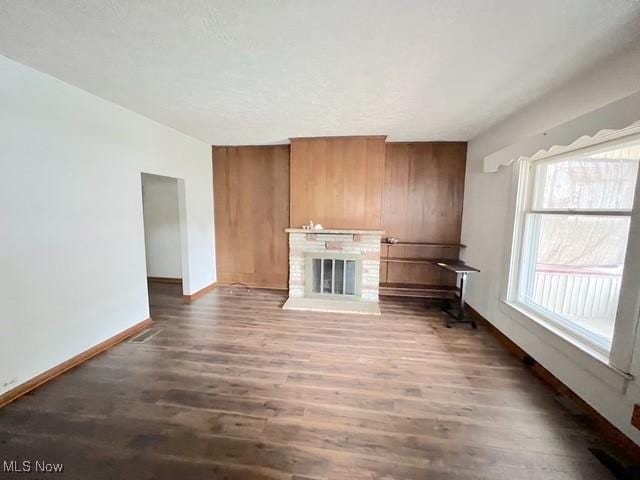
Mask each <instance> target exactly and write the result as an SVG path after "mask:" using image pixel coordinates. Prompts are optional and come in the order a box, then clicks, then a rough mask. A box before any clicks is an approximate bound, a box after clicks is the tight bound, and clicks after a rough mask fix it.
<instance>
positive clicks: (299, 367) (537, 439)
mask: <svg viewBox="0 0 640 480" xmlns="http://www.w3.org/2000/svg"><path fill="white" fill-rule="evenodd" d="M150 294H151V314H152V318H153V319H154V320H155V322H156V323H155V324H154V326H153V327H154V328H159V329H162V330H161V331H160V332H159V333H158V334H156V335H154V336H152V337H151V338H150V339H148V340H147V341H145V342H144V343H134V342H130V341H129V342H125V343H122V344H120V345H118V346H116V347H114V348H113V349H111V350H109V351H108V352H106V353H104V354H102V355H99V356H98V357H95V358H94V359H92V360H90V361H89V362H87V363H85V364H83V365H82V366H80V367H78V368H75V369H74V370H72V371H70V372H68V373H66V374H63V375H61V376H60V377H58V378H57V379H55V380H53V381H52V382H49V383H48V384H46V385H44V386H42V387H41V388H39V389H37V390H36V391H34V392H32V393H31V394H29V395H26V396H24V397H22V398H21V399H19V400H17V401H15V402H14V403H12V404H10V405H8V406H6V407H5V408H3V409H1V410H0V460H10V459H17V460H19V461H22V460H25V459H26V460H29V459H31V460H35V459H44V460H46V461H49V462H56V463H63V464H64V468H65V472H64V475H62V476H61V477H62V478H78V479H93V478H95V479H121V478H131V479H136V480H141V479H175V478H187V479H205V478H206V479H249V480H252V479H287V480H305V479H306V480H310V479H317V480H319V479H330V480H342V479H344V480H365V479H366V480H374V479H375V480H383V479H384V480H390V479H403V480H404V479H429V480H433V479H488V480H500V479H508V480H513V479H518V480H525V479H541V480H542V479H544V480H555V479H567V480H568V479H585V480H587V479H588V480H597V479H611V478H612V477H611V476H610V474H609V473H608V471H607V470H606V469H604V467H602V466H601V464H600V463H599V462H598V461H597V460H596V459H595V457H593V455H592V454H591V453H590V452H589V451H588V447H590V446H598V445H599V443H600V440H599V439H598V437H597V436H596V435H595V434H594V433H593V432H592V431H591V430H590V429H589V428H588V426H587V425H586V424H585V423H584V422H582V421H580V418H579V417H576V416H575V415H573V414H572V413H570V412H569V411H567V410H566V409H565V408H564V407H562V406H561V405H560V404H559V403H558V402H557V401H556V399H555V398H554V396H553V394H552V393H551V392H550V391H549V390H547V389H546V388H545V387H544V386H543V385H542V384H541V383H539V381H538V380H537V379H535V378H534V377H532V376H531V375H530V374H529V373H528V372H527V371H526V370H525V369H524V367H522V366H521V365H520V364H519V363H518V362H517V361H516V360H515V359H514V358H512V357H511V356H510V355H509V354H508V353H507V352H506V351H504V350H503V348H502V347H501V346H500V345H499V344H498V343H497V342H496V341H495V340H494V339H493V338H492V337H491V336H490V335H489V334H488V333H487V332H485V331H482V330H471V329H468V328H467V327H465V326H462V327H456V328H453V329H446V328H444V327H443V319H442V317H441V316H440V314H439V313H438V312H436V311H435V310H432V311H429V310H427V309H425V308H424V306H423V305H422V304H421V303H420V302H419V301H417V300H416V301H413V300H403V299H397V300H384V301H383V302H382V303H381V310H382V312H383V314H382V315H381V316H379V317H376V316H364V315H345V314H342V315H340V314H322V313H313V314H311V313H306V312H296V311H285V310H282V309H280V306H281V305H282V303H284V300H285V294H284V293H279V292H271V291H257V290H252V291H250V292H248V291H246V290H245V289H243V288H241V287H239V288H228V287H225V288H220V289H217V290H214V291H213V292H210V293H209V294H207V295H206V296H204V297H203V298H201V299H200V300H198V301H197V302H195V303H192V304H187V303H184V302H183V301H182V299H181V298H180V292H179V287H178V286H176V285H156V284H152V287H151V292H150ZM0 467H1V465H0ZM32 475H34V474H32ZM50 476H52V475H50ZM42 477H43V475H42V474H40V475H39V476H29V475H26V474H22V475H16V476H15V478H22V479H25V478H42ZM0 478H12V477H11V474H7V473H6V472H5V473H2V472H0Z"/></svg>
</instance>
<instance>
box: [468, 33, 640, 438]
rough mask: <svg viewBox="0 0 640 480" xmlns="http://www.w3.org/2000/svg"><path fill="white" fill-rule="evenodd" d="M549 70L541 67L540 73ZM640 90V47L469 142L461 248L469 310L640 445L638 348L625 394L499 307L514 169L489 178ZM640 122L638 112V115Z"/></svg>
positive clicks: (639, 364)
mask: <svg viewBox="0 0 640 480" xmlns="http://www.w3.org/2000/svg"><path fill="white" fill-rule="evenodd" d="M539 67H544V66H536V67H535V68H539ZM639 89H640V44H635V45H634V46H631V47H630V48H629V49H627V51H625V52H623V53H622V54H620V55H619V56H617V57H615V58H611V59H609V60H608V61H606V62H605V63H603V64H601V65H600V66H598V67H597V68H595V69H593V70H591V71H589V72H587V73H586V74H584V75H581V76H580V77H578V78H576V79H574V81H572V82H570V83H569V84H567V85H566V86H564V87H563V88H561V89H559V90H556V91H554V92H551V93H550V94H548V95H545V96H544V97H542V98H540V99H538V100H537V101H535V102H534V103H532V104H531V105H529V106H528V107H526V108H524V109H523V110H521V111H519V112H517V113H516V114H515V115H513V116H511V117H510V118H508V119H507V120H505V121H503V122H502V123H500V124H498V125H496V126H495V127H493V128H491V129H490V130H488V131H487V132H485V133H483V134H482V135H480V136H478V137H477V138H475V139H474V140H473V141H471V142H470V143H469V149H468V156H467V172H466V185H465V201H464V218H463V226H462V242H463V243H464V244H466V245H468V247H467V249H466V252H465V253H464V257H465V259H466V261H467V262H468V263H470V264H471V265H474V266H477V267H478V268H480V270H481V273H480V274H478V275H477V276H475V277H474V278H473V279H471V281H470V282H469V286H468V288H469V293H468V295H469V297H468V299H469V300H468V301H469V304H470V305H471V306H472V307H473V308H475V309H476V310H478V312H480V314H482V315H483V316H484V317H485V318H487V319H488V320H489V321H490V322H492V323H493V324H494V325H495V326H496V327H498V328H499V329H500V330H501V331H502V332H503V333H505V334H506V335H507V336H508V337H509V338H510V339H511V340H512V341H514V342H515V343H516V344H518V345H520V346H521V347H522V348H523V349H524V350H526V351H527V352H528V353H529V354H531V355H532V356H533V357H534V358H535V359H536V360H537V361H538V362H539V363H540V364H541V365H543V366H544V367H545V368H547V369H548V370H549V371H551V373H553V374H554V375H555V376H556V377H558V378H559V379H560V380H561V381H562V382H564V383H565V384H566V385H568V386H569V387H570V388H571V389H573V390H574V391H575V392H576V393H578V394H579V395H580V396H581V397H582V398H583V399H584V400H586V401H587V402H588V403H589V404H591V405H592V406H593V407H594V408H595V409H596V410H597V411H598V412H599V413H600V414H602V415H604V416H605V417H606V418H607V419H608V420H609V421H611V422H612V423H613V424H614V425H616V426H617V427H618V428H619V429H620V430H622V431H623V432H625V433H626V434H627V435H628V436H630V437H631V438H633V439H634V440H635V441H636V442H638V443H640V431H638V430H636V429H634V428H633V427H632V426H631V425H630V419H631V411H632V405H633V403H634V402H639V401H640V383H639V380H638V377H640V346H638V347H637V348H636V354H635V355H636V358H635V359H634V362H633V364H634V367H633V370H632V372H631V373H632V374H634V375H635V376H636V379H635V380H633V381H632V382H631V383H630V385H629V387H628V390H627V392H626V394H624V393H621V392H617V391H614V390H613V389H612V388H610V387H609V386H608V385H607V384H606V383H604V382H603V381H602V380H600V378H599V377H597V376H594V375H593V374H592V373H591V372H590V371H588V370H587V369H586V368H584V366H583V364H582V363H581V362H578V361H576V360H575V359H574V358H572V357H571V356H570V355H568V353H567V352H566V351H563V350H562V349H558V348H556V347H554V346H552V345H550V344H549V343H547V342H544V341H542V340H541V338H540V337H539V336H536V334H535V333H533V331H532V330H530V329H527V328H525V327H524V326H522V324H520V323H518V322H517V321H516V320H515V319H514V318H511V317H510V316H509V315H507V314H506V313H504V311H503V309H501V308H500V307H499V297H500V288H501V280H502V279H501V276H502V269H503V263H504V258H505V255H506V254H507V253H506V251H507V247H508V245H507V241H506V239H507V238H508V235H507V233H508V232H506V231H505V228H506V225H508V224H509V218H508V202H509V195H510V187H511V178H512V167H502V168H500V170H499V171H498V172H497V173H483V172H482V163H483V158H484V156H485V155H487V154H489V153H493V152H494V151H496V150H499V149H500V148H503V147H505V146H507V145H510V144H513V143H516V142H517V141H519V140H521V139H524V138H527V137H531V136H534V135H536V134H539V133H541V132H543V131H545V130H547V129H550V128H552V127H554V126H557V125H559V124H562V123H564V122H566V121H568V120H571V119H573V118H576V117H578V116H580V115H583V114H585V113H588V112H590V111H593V110H595V109H597V108H599V107H602V106H604V105H607V104H609V103H611V102H613V101H615V100H619V99H621V98H623V97H626V96H628V95H631V94H632V93H635V92H636V91H638V90H639ZM638 116H639V117H640V112H639V114H638Z"/></svg>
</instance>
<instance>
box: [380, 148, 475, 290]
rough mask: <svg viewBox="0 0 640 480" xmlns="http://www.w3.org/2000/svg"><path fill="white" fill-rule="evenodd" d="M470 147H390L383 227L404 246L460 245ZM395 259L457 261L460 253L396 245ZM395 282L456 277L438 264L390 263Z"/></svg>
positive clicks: (387, 271) (388, 275)
mask: <svg viewBox="0 0 640 480" xmlns="http://www.w3.org/2000/svg"><path fill="white" fill-rule="evenodd" d="M466 154H467V144H466V143H465V142H412V143H387V145H386V153H385V158H386V160H385V169H384V182H383V186H384V191H383V195H382V228H383V229H384V230H385V231H386V235H387V236H393V237H397V238H399V239H400V241H402V242H433V243H460V230H461V226H462V202H463V195H464V174H465V165H466ZM389 255H390V256H393V257H431V258H446V257H452V258H455V257H456V256H457V255H458V252H457V250H455V249H449V248H439V247H438V248H436V247H391V248H390V253H389ZM381 273H384V276H382V277H381V278H382V279H383V281H386V282H392V283H423V284H430V285H442V284H452V282H453V281H454V277H453V276H452V275H451V274H449V273H448V272H445V271H443V270H442V269H440V268H437V267H435V266H432V265H424V264H421V265H412V264H407V263H390V264H389V265H387V266H386V267H385V268H383V269H381Z"/></svg>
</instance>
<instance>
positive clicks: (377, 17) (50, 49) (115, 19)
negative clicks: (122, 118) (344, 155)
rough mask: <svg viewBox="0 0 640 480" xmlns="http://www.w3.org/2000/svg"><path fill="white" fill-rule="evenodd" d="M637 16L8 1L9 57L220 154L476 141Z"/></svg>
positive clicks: (603, 48)
mask: <svg viewBox="0 0 640 480" xmlns="http://www.w3.org/2000/svg"><path fill="white" fill-rule="evenodd" d="M639 18H640V2H638V1H636V0H535V1H531V0H457V1H456V0H416V1H411V0H379V1H376V0H280V1H277V0H253V1H249V0H241V1H240V0H234V1H213V0H76V1H72V0H55V1H52V0H38V1H36V0H0V54H2V55H6V56H8V57H10V58H13V59H15V60H17V61H19V62H21V63H24V64H26V65H30V66H32V67H34V68H36V69H38V70H41V71H43V72H46V73H49V74H51V75H53V76H55V77H57V78H59V79H62V80H64V81H66V82H68V83H70V84H72V85H76V86H78V87H80V88H83V89H85V90H87V91H89V92H91V93H94V94H96V95H98V96H100V97H103V98H106V99H108V100H111V101H113V102H115V103H117V104H120V105H122V106H124V107H126V108H128V109H131V110H134V111H136V112H138V113H140V114H142V115H145V116H147V117H149V118H151V119H154V120H156V121H158V122H160V123H163V124H166V125H169V126H171V127H174V128H176V129H177V130H180V131H182V132H184V133H187V134H189V135H192V136H194V137H196V138H199V139H201V140H204V141H206V142H208V143H212V144H218V145H230V144H269V143H282V142H286V141H287V139H288V138H289V137H297V136H324V135H359V134H388V135H389V137H390V139H391V140H467V139H470V138H473V137H474V136H475V135H476V134H478V133H479V132H480V131H482V130H484V129H486V128H488V127H489V126H491V125H493V124H494V123H496V122H498V121H499V120H501V119H503V118H505V116H507V115H508V114H510V113H512V112H514V111H515V110H517V109H518V108H519V107H521V106H523V105H525V104H526V103H528V102H529V101H531V100H532V99H534V98H535V97H537V96H539V95H541V94H543V93H545V92H546V91H548V90H550V89H551V88H553V87H555V86H558V85H559V84H561V83H562V82H564V81H566V80H568V79H569V78H570V77H572V76H574V75H576V74H578V73H579V72H581V71H583V70H584V69H585V68H588V67H590V66H591V65H592V64H594V63H596V62H598V61H600V60H601V59H602V58H603V57H605V56H606V55H609V54H611V53H613V52H615V51H616V50H619V49H620V48H621V47H622V46H624V45H625V44H626V43H628V42H629V41H630V40H632V39H633V37H634V36H635V35H636V34H637V32H640V22H639Z"/></svg>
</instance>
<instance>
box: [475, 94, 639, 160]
mask: <svg viewBox="0 0 640 480" xmlns="http://www.w3.org/2000/svg"><path fill="white" fill-rule="evenodd" d="M634 133H640V91H638V92H636V93H634V94H633V95H630V96H628V97H624V98H622V99H620V100H617V101H615V102H613V103H610V104H608V105H606V106H604V107H601V108H598V109H597V110H594V111H592V112H589V113H587V114H585V115H582V116H580V117H577V118H575V119H573V120H570V121H568V122H566V123H563V124H561V125H558V126H557V127H554V128H552V129H550V130H548V131H546V132H542V133H540V134H538V135H536V136H534V137H530V138H528V139H526V140H523V141H520V142H518V143H514V144H513V145H509V146H508V147H505V148H503V149H501V150H498V151H497V152H494V153H492V154H490V155H487V156H486V157H484V171H485V172H486V173H494V172H497V171H498V169H499V168H500V167H502V166H506V165H510V164H511V163H513V162H514V161H517V160H520V159H532V160H536V159H539V158H543V157H548V156H550V155H556V154H559V153H563V152H565V151H569V150H575V149H576V148H581V147H585V146H588V145H593V144H596V143H602V142H604V141H608V140H613V139H615V138H619V137H623V136H626V135H630V134H634Z"/></svg>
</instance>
